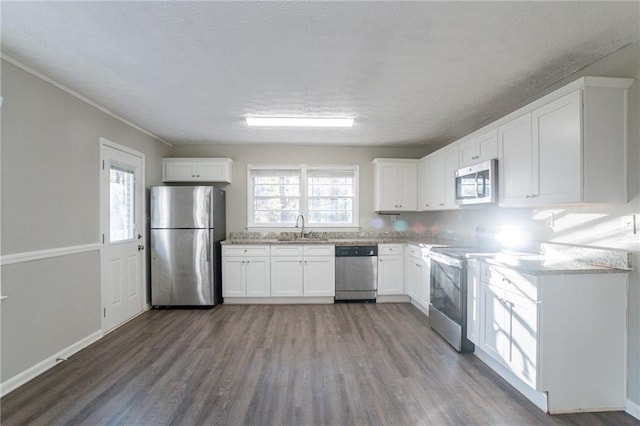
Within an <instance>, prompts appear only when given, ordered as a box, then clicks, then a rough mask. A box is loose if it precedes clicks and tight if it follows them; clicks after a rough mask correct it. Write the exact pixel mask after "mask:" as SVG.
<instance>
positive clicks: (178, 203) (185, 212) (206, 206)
mask: <svg viewBox="0 0 640 426" xmlns="http://www.w3.org/2000/svg"><path fill="white" fill-rule="evenodd" d="M213 189H214V188H213V187H211V186H153V187H151V195H150V204H151V209H150V210H151V228H152V229H176V228H178V229H194V228H209V227H211V222H210V221H211V192H212V190H213Z"/></svg>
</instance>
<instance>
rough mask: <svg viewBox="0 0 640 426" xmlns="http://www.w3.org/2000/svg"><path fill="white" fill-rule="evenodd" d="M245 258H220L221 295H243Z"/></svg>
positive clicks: (244, 292) (244, 293)
mask: <svg viewBox="0 0 640 426" xmlns="http://www.w3.org/2000/svg"><path fill="white" fill-rule="evenodd" d="M244 267H245V260H244V258H241V257H227V258H222V297H245V296H246V290H245V269H244Z"/></svg>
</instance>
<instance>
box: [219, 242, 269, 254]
mask: <svg viewBox="0 0 640 426" xmlns="http://www.w3.org/2000/svg"><path fill="white" fill-rule="evenodd" d="M222 255H223V256H269V246H267V245H264V246H240V245H233V246H228V245H224V246H222Z"/></svg>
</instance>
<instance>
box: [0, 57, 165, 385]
mask: <svg viewBox="0 0 640 426" xmlns="http://www.w3.org/2000/svg"><path fill="white" fill-rule="evenodd" d="M2 96H3V97H4V104H3V105H2V126H1V130H2V134H1V137H2V164H1V167H2V168H1V174H2V178H1V183H2V187H1V190H2V203H1V209H2V212H1V215H2V231H1V235H2V254H3V255H7V254H14V253H23V252H29V251H34V250H43V249H54V248H60V247H66V246H73V245H82V244H90V243H97V242H98V235H99V232H100V229H99V193H100V191H99V172H98V165H99V158H100V152H99V147H100V145H99V138H100V137H104V138H107V139H109V140H111V141H113V142H117V143H119V144H122V145H125V146H128V147H131V148H133V149H135V150H138V151H140V152H142V153H144V154H145V156H146V163H147V168H146V183H147V185H151V184H154V183H159V182H160V180H161V176H160V158H161V157H163V156H166V154H167V153H168V151H169V147H168V146H166V145H164V144H162V143H161V142H158V141H156V140H155V139H154V138H152V137H150V136H147V135H145V134H143V133H142V132H139V131H138V130H135V129H134V128H132V127H130V126H128V125H126V124H124V123H122V122H121V121H119V120H117V119H115V118H113V117H111V116H110V115H108V114H105V113H104V112H102V111H100V110H98V109H96V108H94V107H92V106H90V105H88V104H87V103H85V102H82V101H80V100H79V99H77V98H76V97H73V96H71V95H69V94H68V93H66V92H64V91H62V90H60V89H58V88H56V87H55V86H53V85H51V84H49V83H47V82H45V81H43V80H41V79H39V78H37V77H34V76H33V75H31V74H29V73H27V72H25V71H23V70H21V69H19V68H17V67H15V66H14V65H12V64H9V63H8V62H6V61H2ZM2 292H3V294H4V295H6V296H8V297H9V298H8V299H7V300H5V301H3V302H2V314H1V315H2V316H1V324H2V336H1V345H2V353H1V355H2V360H1V375H0V378H1V380H2V381H5V380H7V379H9V378H11V377H13V376H14V375H16V374H18V373H20V372H22V371H24V370H25V369H27V368H29V367H31V366H33V365H35V364H37V363H38V362H40V361H42V360H44V359H46V358H47V357H50V356H52V355H53V354H55V353H57V352H58V351H60V350H62V349H64V348H66V347H67V346H69V345H70V344H72V343H75V342H77V341H79V340H81V339H82V338H84V337H86V336H88V335H89V334H91V333H93V332H95V331H97V330H99V329H100V327H101V323H100V264H99V254H98V252H97V251H96V252H90V253H82V254H76V255H69V256H63V257H56V258H51V259H46V260H39V261H32V262H25V263H19V264H14V265H8V266H5V267H3V268H2Z"/></svg>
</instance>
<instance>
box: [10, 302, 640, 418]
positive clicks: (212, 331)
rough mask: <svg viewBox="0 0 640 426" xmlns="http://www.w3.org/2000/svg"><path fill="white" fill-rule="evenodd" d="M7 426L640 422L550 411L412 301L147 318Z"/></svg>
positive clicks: (34, 396) (13, 403)
mask: <svg viewBox="0 0 640 426" xmlns="http://www.w3.org/2000/svg"><path fill="white" fill-rule="evenodd" d="M1 404H2V405H1V410H2V413H1V421H2V425H3V426H4V425H14V424H29V425H32V424H35V425H40V424H42V425H49V424H65V425H66V424H86V425H97V424H126V425H136V424H150V425H156V424H184V425H213V424H221V425H222V424H259V425H270V424H279V425H311V424H326V425H334V424H335V425H337V424H350V425H360V424H376V425H400V424H430V425H443V424H456V425H468V424H506V425H522V424H573V425H599V424H601V425H604V424H607V425H631V424H640V422H638V421H636V420H635V419H634V418H633V417H631V416H629V415H627V414H625V413H622V412H614V413H597V414H575V415H562V416H548V415H545V414H544V413H542V412H541V411H540V410H539V409H538V408H536V407H535V406H534V405H533V404H531V403H530V402H528V401H527V400H526V399H525V398H524V397H523V396H521V395H520V394H519V393H518V392H516V391H515V390H513V389H512V388H511V387H510V386H509V385H508V384H507V383H506V382H504V381H503V380H502V379H500V378H499V377H498V376H497V375H496V374H495V373H493V372H492V371H491V370H490V369H489V368H487V367H486V366H485V365H484V364H483V363H482V362H481V361H480V360H478V359H477V358H476V357H475V356H473V355H469V354H466V355H460V354H458V353H457V352H455V351H454V350H453V349H452V348H451V347H449V346H448V345H447V344H446V343H445V342H444V341H443V340H442V339H441V338H440V337H439V336H438V335H437V334H436V333H435V332H433V331H432V330H431V329H430V328H429V326H428V324H427V320H426V317H425V316H424V315H423V314H422V313H420V312H419V311H418V310H417V309H416V308H414V307H413V306H411V305H409V304H336V305H294V306H283V305H271V306H270V305H259V306H256V305H253V306H240V305H223V306H220V307H217V308H215V309H213V310H161V311H158V310H152V311H149V312H147V313H145V314H143V315H141V316H140V317H138V318H136V319H134V320H133V321H131V322H129V323H128V324H126V325H124V326H123V327H121V328H119V329H118V330H116V331H114V332H113V333H111V334H109V335H107V336H106V337H105V338H104V339H102V340H100V341H99V342H97V343H95V344H93V345H91V346H90V347H89V348H87V349H85V350H83V351H81V352H79V353H78V354H76V355H75V356H73V357H71V358H70V359H69V360H68V361H66V362H63V363H61V364H60V365H58V366H56V367H55V368H53V369H51V370H49V371H48V372H46V373H45V374H43V375H41V376H40V377H38V378H36V379H34V380H33V381H31V382H29V383H28V384H26V385H25V386H23V387H21V388H19V389H17V390H15V391H14V392H12V393H10V394H9V395H7V396H6V397H5V398H3V399H2V401H1Z"/></svg>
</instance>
